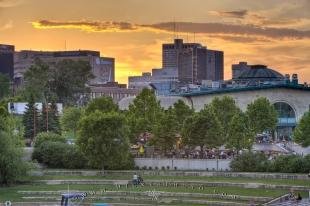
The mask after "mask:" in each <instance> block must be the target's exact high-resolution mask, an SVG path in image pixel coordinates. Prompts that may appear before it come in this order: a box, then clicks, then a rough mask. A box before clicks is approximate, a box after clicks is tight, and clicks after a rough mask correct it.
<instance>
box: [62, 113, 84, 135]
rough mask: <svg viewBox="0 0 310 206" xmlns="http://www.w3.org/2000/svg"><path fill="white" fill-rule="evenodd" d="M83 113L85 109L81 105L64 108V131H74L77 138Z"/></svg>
mask: <svg viewBox="0 0 310 206" xmlns="http://www.w3.org/2000/svg"><path fill="white" fill-rule="evenodd" d="M82 115H83V110H82V108H80V107H68V108H66V109H65V110H64V113H63V115H62V117H61V118H60V124H61V128H62V131H64V132H67V133H72V134H73V137H74V138H75V137H76V135H77V130H78V123H79V121H80V118H81V117H82Z"/></svg>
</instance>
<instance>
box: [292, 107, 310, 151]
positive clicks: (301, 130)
mask: <svg viewBox="0 0 310 206" xmlns="http://www.w3.org/2000/svg"><path fill="white" fill-rule="evenodd" d="M293 137H294V140H295V141H296V142H297V143H299V144H301V145H302V146H304V147H308V146H310V111H309V112H307V113H305V114H304V116H303V117H302V118H301V120H300V122H299V123H298V125H297V127H296V128H295V131H294V135H293Z"/></svg>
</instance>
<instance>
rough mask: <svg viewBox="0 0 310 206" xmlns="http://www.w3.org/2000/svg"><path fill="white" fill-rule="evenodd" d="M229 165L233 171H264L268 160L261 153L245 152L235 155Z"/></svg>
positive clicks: (267, 165)
mask: <svg viewBox="0 0 310 206" xmlns="http://www.w3.org/2000/svg"><path fill="white" fill-rule="evenodd" d="M230 167H231V169H232V171H235V172H265V171H267V170H268V168H269V162H268V160H267V157H266V156H265V155H264V154H262V153H252V152H245V153H243V154H242V155H239V156H237V157H236V158H235V159H234V160H233V161H232V162H231V163H230Z"/></svg>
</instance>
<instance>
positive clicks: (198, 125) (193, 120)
mask: <svg viewBox="0 0 310 206" xmlns="http://www.w3.org/2000/svg"><path fill="white" fill-rule="evenodd" d="M221 131H222V126H221V124H220V122H219V120H218V119H217V116H216V115H215V113H214V112H213V110H212V108H211V107H210V106H206V107H205V108H204V109H203V110H201V111H200V112H199V113H197V114H194V115H193V116H191V117H189V118H187V119H186V120H185V123H184V128H183V132H182V133H183V135H182V136H183V138H184V143H185V144H188V145H190V146H200V149H201V155H202V151H203V148H204V147H205V146H206V147H208V148H215V147H219V146H221V145H222V144H223V139H222V135H221Z"/></svg>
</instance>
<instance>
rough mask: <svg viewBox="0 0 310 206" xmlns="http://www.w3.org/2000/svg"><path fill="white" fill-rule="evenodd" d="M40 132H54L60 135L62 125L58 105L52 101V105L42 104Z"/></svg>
mask: <svg viewBox="0 0 310 206" xmlns="http://www.w3.org/2000/svg"><path fill="white" fill-rule="evenodd" d="M40 131H41V132H54V133H58V134H60V123H59V117H58V111H57V104H56V103H55V102H54V101H52V103H51V104H46V103H43V104H42V112H41V116H40Z"/></svg>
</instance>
